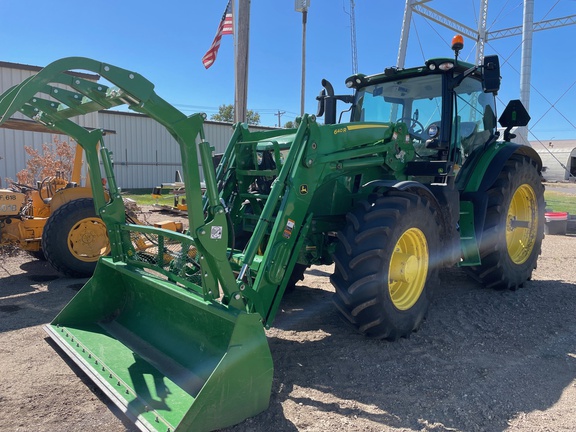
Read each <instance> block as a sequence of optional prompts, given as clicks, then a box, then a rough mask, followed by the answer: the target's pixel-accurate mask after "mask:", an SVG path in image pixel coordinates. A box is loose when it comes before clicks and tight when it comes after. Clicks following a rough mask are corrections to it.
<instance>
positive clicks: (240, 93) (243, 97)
mask: <svg viewBox="0 0 576 432" xmlns="http://www.w3.org/2000/svg"><path fill="white" fill-rule="evenodd" d="M234 1H236V0H234ZM237 29H238V36H237V42H236V44H237V46H236V68H235V69H236V91H235V96H234V122H235V123H237V122H246V111H247V108H246V107H247V99H248V47H249V42H250V0H238V26H237Z"/></svg>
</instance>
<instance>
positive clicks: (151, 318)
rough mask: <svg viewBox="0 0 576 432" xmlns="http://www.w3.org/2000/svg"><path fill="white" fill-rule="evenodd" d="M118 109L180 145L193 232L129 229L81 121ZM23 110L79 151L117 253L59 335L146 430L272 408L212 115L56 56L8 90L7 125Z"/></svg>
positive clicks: (113, 73) (216, 422)
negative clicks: (211, 131) (233, 245)
mask: <svg viewBox="0 0 576 432" xmlns="http://www.w3.org/2000/svg"><path fill="white" fill-rule="evenodd" d="M76 70H82V71H88V72H92V73H95V74H98V75H99V78H100V77H101V78H104V79H105V80H106V81H107V84H101V83H99V82H93V81H90V80H87V79H85V78H81V77H78V76H77V75H75V74H74V72H71V71H76ZM108 83H111V84H112V85H111V86H110V85H109V84H108ZM121 105H128V107H129V108H130V109H131V110H133V111H136V112H139V113H142V114H145V115H147V116H149V117H151V118H153V119H154V120H156V121H157V122H158V123H160V124H161V125H162V126H164V127H165V128H166V130H167V131H168V132H169V133H170V134H171V135H172V137H173V138H174V139H175V140H176V142H177V143H178V145H179V148H180V154H181V158H182V166H183V180H184V182H185V184H186V199H187V203H188V221H189V230H188V232H187V233H184V234H181V233H176V232H173V231H168V230H164V229H160V228H154V227H146V226H141V225H133V224H130V223H127V221H126V218H125V212H124V205H123V202H122V199H121V196H120V193H119V189H118V187H117V185H116V181H115V177H114V172H113V163H112V153H111V151H110V150H109V149H108V148H106V146H105V145H104V137H103V135H104V133H103V131H102V130H100V129H94V130H88V129H86V128H84V127H81V126H79V125H78V124H77V123H76V122H75V117H77V116H81V115H85V114H88V113H91V112H96V111H98V110H102V109H109V108H114V107H117V106H121ZM16 113H20V114H21V115H24V116H27V117H29V118H31V119H33V120H35V121H37V122H39V123H41V124H43V125H45V126H46V127H47V128H49V129H50V130H53V131H54V132H58V133H61V134H65V135H68V136H70V137H71V138H73V139H74V140H76V141H77V143H78V144H79V145H80V146H81V147H82V148H83V150H84V151H85V153H86V159H87V163H88V167H89V176H90V183H91V187H92V191H93V197H94V205H95V208H96V212H97V214H99V215H100V217H101V218H102V220H103V221H104V223H105V224H106V228H107V230H108V236H109V238H110V243H111V250H112V251H111V256H110V257H103V258H101V259H100V261H99V262H98V265H97V267H96V270H95V272H94V276H93V277H92V278H91V279H90V280H89V281H88V282H87V283H86V285H85V286H84V287H83V288H82V290H81V291H80V292H79V293H78V295H77V296H75V297H74V299H73V300H72V301H71V302H70V303H69V304H68V305H67V306H66V307H65V308H64V309H63V310H62V311H61V312H60V314H59V315H58V316H57V317H56V318H55V319H54V321H53V322H52V323H51V324H50V325H48V326H46V331H47V332H48V334H49V335H50V336H51V337H52V339H54V341H55V342H56V343H57V344H58V345H59V346H60V347H61V348H62V349H63V350H64V351H65V353H66V354H67V355H68V356H70V358H71V359H72V360H73V361H75V362H76V363H77V364H78V365H79V366H80V367H81V368H82V369H83V370H84V371H86V373H87V374H88V376H89V377H90V378H91V379H92V380H93V381H94V382H95V383H96V384H97V385H98V386H99V387H100V388H101V389H102V390H103V391H104V392H105V393H106V394H108V395H109V396H110V397H111V399H112V400H113V401H114V402H115V403H116V404H117V405H118V406H119V407H121V409H122V410H123V411H124V412H125V413H126V414H127V415H128V416H129V417H130V418H131V419H132V420H133V421H134V422H135V423H136V424H137V425H138V426H139V427H140V428H141V429H142V430H162V431H166V430H170V431H174V430H189V429H190V428H194V430H212V429H215V428H221V427H225V426H229V425H232V424H235V423H238V422H239V421H241V420H243V419H244V418H246V417H249V416H252V415H255V414H257V413H258V412H260V411H262V410H264V409H265V408H266V407H267V406H268V401H269V394H270V389H271V385H272V359H271V356H270V351H269V348H268V344H267V341H266V336H265V334H264V330H263V326H262V318H261V316H260V315H259V314H258V313H251V312H250V311H249V309H250V307H249V305H248V304H247V303H248V301H247V300H246V299H245V298H244V297H243V296H242V295H240V286H241V285H242V283H243V282H242V281H241V280H240V279H238V280H237V277H236V275H235V273H234V272H233V270H232V266H231V264H230V261H229V256H228V255H229V250H228V236H229V232H228V230H229V227H228V222H227V216H226V213H225V211H226V210H225V208H224V206H223V205H222V203H221V201H220V197H219V190H218V183H217V178H216V173H215V171H214V168H213V167H212V163H211V162H210V163H209V161H211V157H212V152H213V148H212V147H211V146H210V144H209V143H208V142H207V141H206V140H205V135H204V130H203V123H204V119H205V115H204V114H194V115H191V116H186V115H184V114H183V113H182V112H180V111H179V110H178V109H176V108H174V107H173V106H172V105H170V104H169V103H167V102H166V101H165V100H163V99H162V98H161V97H159V96H158V95H157V94H156V93H155V92H154V85H153V84H152V83H151V82H150V81H148V80H147V79H145V78H144V77H142V76H141V75H139V74H137V73H135V72H132V71H129V70H126V69H122V68H119V67H116V66H112V65H110V64H107V63H102V62H98V61H95V60H92V59H88V58H81V57H70V58H65V59H61V60H58V61H55V62H54V63H52V64H50V65H48V66H47V67H45V68H44V69H42V70H41V71H40V72H38V73H37V74H36V75H34V76H32V77H30V78H28V79H26V80H25V81H23V82H22V83H21V84H19V85H17V86H14V87H13V88H11V89H9V90H7V91H6V92H5V93H3V94H2V95H0V123H2V122H5V121H7V120H8V119H10V117H11V116H12V115H14V114H16ZM198 154H199V155H200V157H198ZM200 160H201V161H202V164H203V166H204V177H205V182H206V186H207V191H206V194H205V195H204V197H203V195H202V192H201V188H200V179H201V173H200V170H199V162H200ZM103 177H105V178H106V180H107V184H108V188H109V194H106V193H105V189H104V185H103V181H102V178H103ZM108 196H109V198H108Z"/></svg>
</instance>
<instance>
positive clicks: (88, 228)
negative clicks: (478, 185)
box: [68, 217, 110, 262]
mask: <svg viewBox="0 0 576 432" xmlns="http://www.w3.org/2000/svg"><path fill="white" fill-rule="evenodd" d="M68 250H69V251H70V253H71V254H72V255H73V256H74V258H76V259H78V260H80V261H84V262H95V261H98V258H100V257H101V256H103V255H108V253H110V242H109V240H108V234H107V232H106V225H104V222H102V219H98V218H95V217H93V218H86V219H82V220H81V221H79V222H77V223H76V225H74V226H73V227H72V229H71V230H70V232H69V233H68Z"/></svg>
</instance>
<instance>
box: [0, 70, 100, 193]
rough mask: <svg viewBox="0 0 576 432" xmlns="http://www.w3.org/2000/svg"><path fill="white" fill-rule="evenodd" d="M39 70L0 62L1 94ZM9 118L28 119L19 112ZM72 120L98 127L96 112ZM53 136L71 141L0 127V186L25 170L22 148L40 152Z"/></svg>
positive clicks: (14, 178) (83, 124)
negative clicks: (25, 147)
mask: <svg viewBox="0 0 576 432" xmlns="http://www.w3.org/2000/svg"><path fill="white" fill-rule="evenodd" d="M39 70H40V68H38V67H35V66H28V65H19V64H14V63H4V62H0V93H3V92H4V91H6V90H8V89H9V88H10V87H12V86H14V85H17V84H20V83H21V82H22V81H24V80H25V79H26V78H28V77H30V76H32V75H34V74H36V73H37V72H38V71H39ZM94 77H96V75H95V76H94ZM50 99H51V98H50ZM12 117H13V118H19V119H28V118H27V117H25V116H23V115H21V114H20V113H16V114H15V115H13V116H12ZM28 120H29V119H28ZM74 120H75V121H76V122H77V123H78V124H80V125H82V126H85V127H89V128H96V127H98V113H91V114H88V115H85V116H82V117H79V118H75V119H74ZM54 137H56V138H57V139H58V140H59V141H66V142H70V139H69V137H67V136H64V135H54V134H49V133H39V132H30V131H19V130H12V129H4V128H0V158H1V159H0V186H2V187H7V186H8V185H7V181H6V179H7V178H10V179H12V180H16V174H17V173H18V172H19V171H21V170H23V169H25V168H26V160H27V155H26V152H25V150H24V146H29V147H32V148H33V149H34V150H42V144H44V143H51V142H52V141H53V139H54Z"/></svg>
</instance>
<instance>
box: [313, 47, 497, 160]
mask: <svg viewBox="0 0 576 432" xmlns="http://www.w3.org/2000/svg"><path fill="white" fill-rule="evenodd" d="M462 46H463V44H462V41H461V36H456V37H455V38H454V40H453V49H454V51H455V53H456V56H455V58H453V59H451V58H436V59H431V60H428V61H427V62H426V64H425V66H420V67H415V68H409V69H398V68H395V67H393V68H387V69H385V71H384V72H383V73H379V74H374V75H363V74H356V75H353V76H351V77H349V78H348V79H347V80H346V86H347V87H348V88H352V89H354V90H355V94H354V96H336V95H334V94H333V90H332V88H331V86H330V85H329V83H328V85H326V81H323V85H324V88H325V89H324V90H323V91H322V93H321V94H320V96H318V98H317V99H318V100H319V101H320V105H319V107H320V108H319V114H322V113H324V112H325V113H326V114H325V122H326V123H328V124H330V123H331V122H332V120H333V122H335V119H336V114H335V112H336V101H337V100H340V101H343V102H350V103H351V104H352V107H351V109H350V122H353V123H355V122H384V123H391V124H397V123H400V122H402V123H404V124H405V125H406V126H407V128H408V132H409V136H410V139H411V140H412V144H413V145H414V149H415V153H416V160H438V161H440V160H445V161H449V162H452V163H457V164H460V163H462V162H463V159H465V158H466V157H467V156H468V155H469V154H471V153H472V151H473V150H474V149H475V148H478V147H479V146H481V145H484V144H486V143H489V142H491V141H493V140H495V139H496V138H497V124H496V104H495V94H496V93H497V92H498V90H499V86H500V68H499V63H498V57H497V56H486V57H485V60H484V63H483V65H482V66H475V65H473V64H470V63H465V62H459V61H458V53H459V51H460V49H461V48H462ZM340 117H342V116H340Z"/></svg>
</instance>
